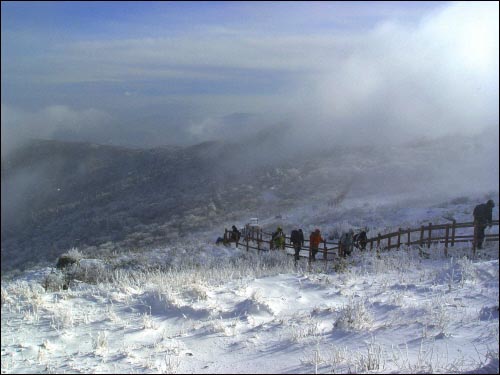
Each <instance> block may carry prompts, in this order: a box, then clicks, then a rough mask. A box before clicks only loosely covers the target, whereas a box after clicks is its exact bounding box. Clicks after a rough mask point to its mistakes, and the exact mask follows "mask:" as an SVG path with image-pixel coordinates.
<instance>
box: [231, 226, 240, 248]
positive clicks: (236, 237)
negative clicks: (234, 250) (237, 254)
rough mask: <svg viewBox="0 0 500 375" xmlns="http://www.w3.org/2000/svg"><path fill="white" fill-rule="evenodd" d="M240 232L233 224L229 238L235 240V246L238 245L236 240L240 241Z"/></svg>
mask: <svg viewBox="0 0 500 375" xmlns="http://www.w3.org/2000/svg"><path fill="white" fill-rule="evenodd" d="M240 237H241V232H240V231H239V230H238V228H236V225H233V228H232V232H231V238H232V240H233V241H234V242H236V247H238V242H240Z"/></svg>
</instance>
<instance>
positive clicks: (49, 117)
mask: <svg viewBox="0 0 500 375" xmlns="http://www.w3.org/2000/svg"><path fill="white" fill-rule="evenodd" d="M111 121H112V118H111V116H110V115H109V114H107V113H105V112H103V111H101V110H97V109H94V108H89V109H83V110H75V109H71V108H69V107H67V106H64V105H53V106H49V107H46V108H43V109H41V110H39V111H34V112H29V111H25V110H23V109H19V108H15V107H11V106H9V105H5V104H3V103H2V155H4V154H5V153H7V152H9V151H10V150H12V149H13V148H15V147H17V146H18V145H20V144H22V143H24V142H26V141H27V140H29V139H33V138H44V139H54V138H55V139H57V138H60V139H61V138H66V139H68V138H69V139H70V140H74V141H76V140H79V139H80V140H89V139H88V137H89V135H91V134H92V133H93V132H100V129H101V128H102V127H104V126H105V125H106V124H108V123H110V122H111Z"/></svg>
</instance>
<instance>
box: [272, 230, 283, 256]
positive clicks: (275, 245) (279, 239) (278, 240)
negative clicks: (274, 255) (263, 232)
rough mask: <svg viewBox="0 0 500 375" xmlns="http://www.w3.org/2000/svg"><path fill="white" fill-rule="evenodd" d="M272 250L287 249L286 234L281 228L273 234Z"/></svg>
mask: <svg viewBox="0 0 500 375" xmlns="http://www.w3.org/2000/svg"><path fill="white" fill-rule="evenodd" d="M270 249H271V250H273V249H283V250H284V249H285V233H283V229H282V228H281V227H278V228H277V229H276V232H274V233H273V234H272V237H271V243H270Z"/></svg>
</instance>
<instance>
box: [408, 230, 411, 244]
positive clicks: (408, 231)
mask: <svg viewBox="0 0 500 375" xmlns="http://www.w3.org/2000/svg"><path fill="white" fill-rule="evenodd" d="M410 234H411V232H410V228H409V227H408V247H409V246H410V243H411V241H410V237H411V235H410Z"/></svg>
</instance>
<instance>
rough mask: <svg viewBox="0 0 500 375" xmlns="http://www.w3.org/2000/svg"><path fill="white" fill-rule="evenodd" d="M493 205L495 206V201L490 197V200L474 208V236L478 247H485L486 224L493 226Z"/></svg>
mask: <svg viewBox="0 0 500 375" xmlns="http://www.w3.org/2000/svg"><path fill="white" fill-rule="evenodd" d="M493 207H495V203H494V202H493V200H491V199H490V200H488V202H486V203H483V204H478V205H477V206H476V207H475V208H474V212H473V215H474V237H475V242H476V245H477V248H478V249H482V248H483V241H484V230H485V229H486V226H489V227H490V228H491V221H492V216H493Z"/></svg>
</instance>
